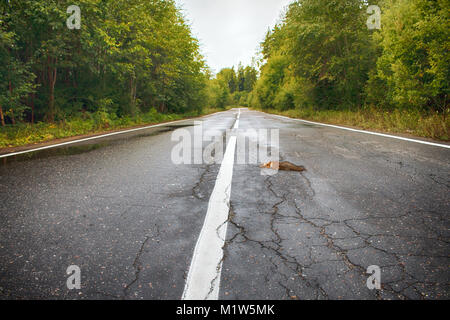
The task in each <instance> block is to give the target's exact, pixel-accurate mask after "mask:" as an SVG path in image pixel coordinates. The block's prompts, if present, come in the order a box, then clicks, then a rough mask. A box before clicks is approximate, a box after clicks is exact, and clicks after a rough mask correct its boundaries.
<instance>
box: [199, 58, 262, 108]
mask: <svg viewBox="0 0 450 320" xmlns="http://www.w3.org/2000/svg"><path fill="white" fill-rule="evenodd" d="M257 76H258V72H257V71H256V69H255V68H254V67H250V66H247V67H245V68H244V67H243V66H242V65H240V64H239V67H238V71H237V72H236V71H235V70H234V68H225V69H222V70H221V71H220V72H219V73H218V74H217V75H216V77H215V78H213V79H210V80H209V81H208V89H207V96H208V105H209V106H212V107H214V108H220V109H224V108H226V107H227V106H230V105H235V106H248V105H249V93H250V92H251V91H252V90H253V88H254V86H255V83H256V80H257Z"/></svg>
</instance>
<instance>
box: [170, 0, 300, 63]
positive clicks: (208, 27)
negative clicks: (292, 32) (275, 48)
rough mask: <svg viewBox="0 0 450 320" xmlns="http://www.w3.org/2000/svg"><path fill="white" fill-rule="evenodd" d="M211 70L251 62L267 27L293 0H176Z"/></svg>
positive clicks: (270, 25) (276, 19)
mask: <svg viewBox="0 0 450 320" xmlns="http://www.w3.org/2000/svg"><path fill="white" fill-rule="evenodd" d="M176 2H177V3H178V4H179V6H181V8H182V9H184V10H183V13H184V15H185V16H186V17H187V19H188V23H189V24H190V25H191V26H192V32H193V34H194V36H195V37H196V38H197V39H199V41H200V45H201V51H202V54H203V55H204V56H205V58H206V60H207V63H208V65H209V66H210V67H211V69H212V71H213V72H218V71H220V69H222V68H226V67H232V66H237V65H238V64H239V62H242V64H243V65H244V66H245V65H250V64H251V62H252V57H254V56H255V55H256V52H257V49H258V47H259V44H260V42H261V41H263V40H264V37H265V35H266V32H267V30H268V28H271V27H273V26H274V25H275V23H276V22H277V21H279V19H280V14H281V13H282V11H283V8H284V7H285V6H287V5H288V4H289V3H290V2H292V0H176Z"/></svg>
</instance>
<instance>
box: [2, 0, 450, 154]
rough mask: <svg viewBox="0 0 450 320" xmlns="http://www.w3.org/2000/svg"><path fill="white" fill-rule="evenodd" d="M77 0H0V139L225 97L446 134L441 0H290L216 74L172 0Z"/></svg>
mask: <svg viewBox="0 0 450 320" xmlns="http://www.w3.org/2000/svg"><path fill="white" fill-rule="evenodd" d="M75 2H76V3H74V1H72V0H70V1H69V0H42V1H35V0H10V1H7V0H2V1H1V3H0V148H4V147H13V146H20V145H27V144H33V143H38V142H42V141H49V140H52V139H56V138H65V137H70V136H75V135H83V134H89V133H96V132H104V131H108V130H115V129H119V128H127V127H131V126H136V125H143V124H148V123H159V122H164V121H171V120H178V119H182V118H187V117H195V116H199V115H204V114H208V113H212V112H216V111H219V110H225V109H227V108H229V107H230V106H242V107H250V108H252V109H256V110H262V111H265V112H272V113H277V114H283V115H287V116H290V117H297V118H302V119H308V120H314V121H319V122H326V123H333V124H340V125H349V126H354V127H360V128H363V129H375V130H380V131H385V132H393V133H409V134H413V135H417V136H421V137H428V138H433V139H437V140H444V141H448V140H449V139H450V138H449V137H450V130H449V129H450V120H449V115H450V106H449V102H448V94H449V85H448V83H449V78H450V56H449V50H450V40H449V39H450V34H449V33H450V31H449V30H450V28H449V27H450V25H449V24H450V23H449V21H450V19H449V18H450V17H449V15H450V10H449V8H450V0H435V1H431V0H381V1H375V0H374V1H370V3H368V2H367V1H364V0H346V1H330V0H299V1H295V2H293V3H292V4H291V5H289V6H288V7H287V8H286V9H285V12H283V14H282V18H281V20H280V22H279V23H278V24H277V25H276V26H275V27H274V28H272V29H271V30H269V31H268V32H267V35H266V37H265V39H264V41H263V42H262V43H261V48H260V52H259V53H258V55H257V56H256V57H255V59H254V63H253V64H252V66H242V65H239V66H238V67H237V68H235V67H233V68H225V69H223V70H221V71H220V72H218V73H217V74H215V75H214V74H213V73H212V72H211V71H210V69H209V68H208V66H207V64H206V62H205V59H204V57H203V56H202V55H201V53H200V49H199V43H198V40H197V39H195V37H193V35H192V32H191V29H190V26H189V23H188V21H186V19H185V17H184V16H183V13H182V10H181V9H180V8H179V7H178V6H177V5H176V3H175V1H173V0H114V1H112V0H80V1H75ZM72 4H76V5H78V6H79V7H80V8H81V9H82V15H81V17H82V20H81V28H80V29H69V28H68V26H67V25H66V20H67V18H68V16H69V15H70V14H69V13H67V8H68V7H69V6H70V5H72ZM369 5H378V6H379V7H380V8H381V29H375V30H370V29H369V28H368V27H367V25H366V21H367V19H368V17H369V14H368V13H367V8H368V6H369Z"/></svg>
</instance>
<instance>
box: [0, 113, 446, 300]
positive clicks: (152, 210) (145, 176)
mask: <svg viewBox="0 0 450 320" xmlns="http://www.w3.org/2000/svg"><path fill="white" fill-rule="evenodd" d="M241 111H242V112H241V117H240V129H241V130H245V129H279V136H280V146H279V147H280V148H279V150H280V157H281V159H282V160H287V161H290V162H293V163H295V164H298V165H303V166H305V167H306V169H307V171H306V172H302V173H298V172H284V171H280V172H278V173H277V174H276V175H272V176H264V175H261V169H260V168H259V167H258V165H255V164H238V163H235V165H234V174H233V182H232V186H231V200H230V214H229V220H228V231H227V238H226V241H225V245H224V247H223V251H224V259H223V266H222V273H221V282H220V293H219V298H220V299H223V300H232V299H250V300H257V299H261V300H264V299H275V300H284V299H286V300H295V299H299V300H305V299H449V292H450V290H449V283H450V272H449V262H450V259H449V248H450V246H449V241H450V232H449V227H450V220H449V217H448V214H449V212H450V197H449V188H450V150H449V149H444V148H439V147H435V146H428V145H421V144H417V143H413V142H405V141H400V140H395V139H390V138H385V137H379V136H373V135H368V134H363V133H357V132H350V131H345V130H340V129H336V128H330V127H323V126H318V125H311V124H304V123H301V122H298V121H293V120H285V119H280V118H277V117H274V116H271V115H268V114H264V113H260V112H255V111H249V110H246V109H242V110H241ZM235 119H236V110H231V111H227V112H223V113H219V114H215V115H211V116H208V117H205V118H202V119H201V120H202V121H203V127H204V128H205V129H206V130H213V129H214V130H217V131H219V132H225V130H226V129H229V128H231V127H232V126H233V124H234V122H235ZM193 121H194V120H185V121H182V122H177V123H176V124H172V125H167V126H161V127H158V128H152V129H146V130H142V131H139V132H135V133H130V134H123V135H119V136H115V137H110V138H102V139H97V140H93V141H91V142H89V143H81V144H73V145H71V146H69V147H62V148H54V149H49V150H46V151H41V152H35V153H30V154H26V155H21V156H16V157H11V158H6V159H0V161H1V160H3V161H1V164H0V202H1V204H2V205H1V206H0V298H1V299H180V298H181V296H182V293H183V289H184V285H185V281H186V277H187V273H188V268H189V265H190V262H191V259H192V254H193V250H194V247H195V244H196V242H197V238H198V235H199V233H200V231H201V229H202V225H203V221H204V218H205V214H206V211H207V207H208V200H209V197H210V195H211V192H212V190H213V188H214V185H215V181H216V177H217V174H218V171H219V168H220V165H217V164H212V165H207V164H198V165H175V164H173V163H172V161H171V152H172V148H173V146H174V145H175V144H176V142H172V141H171V134H172V132H173V131H174V130H175V129H177V128H184V129H186V130H188V131H190V132H193V130H194V129H193V126H192V125H193ZM207 144H209V143H205V144H204V145H203V146H202V148H204V147H205V146H206V145H207ZM236 152H237V153H239V149H238V150H237V151H236ZM70 265H78V266H79V267H80V269H81V286H82V288H81V290H68V289H67V288H66V280H67V277H68V275H66V269H67V267H68V266H70ZM371 265H378V266H380V268H381V284H382V289H381V290H369V289H368V288H367V286H366V281H367V278H368V276H369V275H368V274H366V270H367V267H369V266H371Z"/></svg>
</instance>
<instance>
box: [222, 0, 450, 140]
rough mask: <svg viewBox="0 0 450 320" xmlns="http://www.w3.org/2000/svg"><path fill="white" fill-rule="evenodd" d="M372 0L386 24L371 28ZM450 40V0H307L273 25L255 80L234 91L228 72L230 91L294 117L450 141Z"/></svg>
mask: <svg viewBox="0 0 450 320" xmlns="http://www.w3.org/2000/svg"><path fill="white" fill-rule="evenodd" d="M369 4H370V5H378V6H379V8H380V9H381V29H374V30H371V29H369V28H368V27H367V20H368V18H369V16H370V15H369V14H368V13H367V9H368V7H369ZM449 39H450V1H449V0H436V1H434V0H433V1H432V0H383V1H370V3H368V2H367V1H361V0H346V1H330V0H299V1H296V2H294V3H292V4H291V5H290V6H289V7H288V8H287V9H286V11H285V13H284V14H283V16H282V20H281V22H280V23H279V24H277V25H276V26H275V27H274V28H273V29H272V30H269V31H268V32H267V35H266V38H265V40H264V41H263V42H262V44H261V50H260V55H259V57H258V58H259V59H258V60H257V61H258V63H259V66H258V67H259V68H258V69H259V70H260V73H259V74H258V80H257V81H256V83H255V84H254V88H253V89H252V90H251V92H250V93H249V94H247V95H246V98H245V97H244V98H243V97H242V95H238V96H237V98H236V97H235V96H233V95H234V92H235V91H234V87H235V85H234V83H235V80H229V86H228V90H229V91H230V92H231V94H230V95H229V96H228V99H229V100H230V103H231V104H234V105H243V106H248V107H251V108H253V109H256V110H262V111H265V112H272V113H277V114H282V115H286V116H290V117H294V118H302V119H307V120H313V121H319V122H326V123H332V124H339V125H347V126H352V127H359V128H363V129H373V130H379V131H385V132H392V133H407V134H412V135H416V136H421V137H427V138H433V139H437V140H444V141H448V140H449V137H450V119H449V115H450V106H449V99H448V97H449V79H450V55H449V51H450V40H449ZM225 71H226V74H228V73H229V71H227V70H225ZM236 77H238V75H235V78H236ZM222 78H223V75H222ZM226 79H230V76H228V77H226ZM223 99H224V100H226V99H227V98H226V97H224V98H223ZM245 99H246V100H245Z"/></svg>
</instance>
